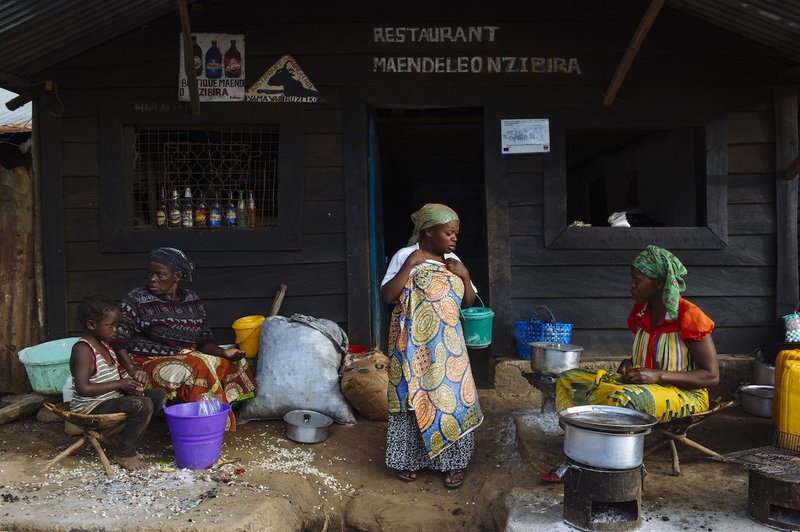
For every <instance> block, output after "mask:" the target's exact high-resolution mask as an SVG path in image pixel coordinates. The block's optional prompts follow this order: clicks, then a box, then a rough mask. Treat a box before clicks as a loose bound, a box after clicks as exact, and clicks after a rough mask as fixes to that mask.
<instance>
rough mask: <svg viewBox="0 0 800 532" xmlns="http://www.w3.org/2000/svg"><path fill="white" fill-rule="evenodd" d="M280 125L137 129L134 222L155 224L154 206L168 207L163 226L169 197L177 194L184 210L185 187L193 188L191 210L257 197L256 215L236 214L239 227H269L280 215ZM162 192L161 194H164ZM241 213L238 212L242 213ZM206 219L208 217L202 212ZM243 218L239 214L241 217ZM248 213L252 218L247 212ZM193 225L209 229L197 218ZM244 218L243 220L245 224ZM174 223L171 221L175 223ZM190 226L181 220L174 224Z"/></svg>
mask: <svg viewBox="0 0 800 532" xmlns="http://www.w3.org/2000/svg"><path fill="white" fill-rule="evenodd" d="M278 136H279V135H278V127H277V126H275V127H259V128H224V129H171V128H161V127H159V128H135V129H134V146H133V198H132V199H133V209H132V212H133V221H132V222H133V227H134V228H136V229H152V228H155V227H159V224H158V211H159V210H160V206H163V203H165V204H166V206H167V212H166V216H167V224H166V225H167V226H170V224H169V210H170V208H171V203H172V197H173V195H174V194H175V193H177V195H178V203H179V204H180V206H181V209H182V210H183V209H184V207H185V205H186V198H185V192H186V190H187V189H188V190H189V191H190V192H191V196H192V199H191V204H192V210H193V212H194V213H197V210H198V209H202V207H203V206H205V209H206V211H207V212H208V213H210V209H211V207H212V205H215V204H218V205H219V206H220V208H221V209H223V215H222V216H223V220H222V223H221V226H222V227H225V226H226V225H228V224H227V223H226V218H225V214H224V209H225V206H226V205H229V203H230V202H232V203H233V205H234V206H236V205H237V204H238V200H239V194H240V193H241V195H242V197H243V199H244V201H245V204H247V202H248V199H249V196H250V194H252V196H253V200H254V202H255V220H252V219H251V220H247V217H245V219H244V220H241V219H237V226H238V227H247V228H258V227H268V226H272V225H275V224H276V223H277V217H278ZM162 194H163V195H164V196H165V197H162ZM240 214H241V213H240ZM206 218H207V220H210V216H209V215H208V214H207V215H206ZM239 218H241V216H239ZM251 218H252V217H251ZM196 222H197V216H193V220H192V224H191V226H192V227H191V228H192V229H212V228H213V227H212V226H211V225H210V224H209V223H208V222H206V223H199V224H198V223H196ZM245 222H246V223H245ZM173 225H174V224H173ZM170 228H180V229H189V227H186V226H185V225H183V224H181V225H180V226H177V227H170Z"/></svg>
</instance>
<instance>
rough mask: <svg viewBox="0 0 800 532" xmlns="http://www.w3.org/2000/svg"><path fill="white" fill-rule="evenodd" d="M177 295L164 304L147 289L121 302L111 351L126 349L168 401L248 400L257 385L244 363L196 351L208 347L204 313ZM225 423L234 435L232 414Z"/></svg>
mask: <svg viewBox="0 0 800 532" xmlns="http://www.w3.org/2000/svg"><path fill="white" fill-rule="evenodd" d="M178 295H179V299H178V300H177V301H165V300H163V299H160V298H158V297H156V296H154V295H152V294H151V293H150V291H149V290H148V289H147V288H135V289H133V290H131V291H130V292H129V293H128V295H127V296H125V298H123V300H122V304H121V307H122V316H121V317H120V321H119V329H118V331H117V338H116V339H115V341H114V343H113V345H114V348H115V349H117V350H119V349H127V350H128V353H129V355H130V357H131V359H132V360H133V362H134V363H136V364H137V365H139V366H141V367H142V369H144V370H145V371H146V372H147V374H148V375H149V376H150V381H151V384H152V385H153V386H154V387H156V388H160V389H162V390H164V391H166V392H167V393H168V396H167V397H168V399H170V400H178V401H182V402H190V401H197V400H198V399H199V398H200V396H201V395H202V394H204V393H213V394H214V395H216V396H217V397H219V398H220V399H221V400H222V401H223V402H225V403H233V402H235V401H241V400H244V399H249V398H251V397H253V392H254V390H255V389H256V382H255V378H254V377H253V374H252V372H251V371H250V370H249V369H248V367H247V361H246V360H245V359H242V360H239V361H236V362H232V361H230V360H227V359H225V358H221V357H217V356H213V355H208V354H205V353H201V352H200V351H197V347H199V346H202V345H203V344H205V343H207V342H210V341H212V337H211V330H210V329H209V328H208V327H206V325H205V320H206V311H205V307H204V306H203V303H202V301H200V298H198V297H197V294H196V293H194V292H193V291H191V290H187V289H179V290H178ZM229 421H230V423H229V426H228V428H229V429H230V430H236V418H235V417H234V415H233V413H232V412H231V413H230V414H229Z"/></svg>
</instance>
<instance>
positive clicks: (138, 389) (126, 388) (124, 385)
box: [119, 379, 144, 396]
mask: <svg viewBox="0 0 800 532" xmlns="http://www.w3.org/2000/svg"><path fill="white" fill-rule="evenodd" d="M119 391H121V392H123V393H125V394H127V395H139V396H142V395H144V384H142V383H141V382H138V381H135V380H133V379H120V381H119Z"/></svg>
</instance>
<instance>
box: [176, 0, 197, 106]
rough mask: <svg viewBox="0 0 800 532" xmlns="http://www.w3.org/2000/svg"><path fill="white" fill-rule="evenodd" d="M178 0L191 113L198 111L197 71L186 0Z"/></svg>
mask: <svg viewBox="0 0 800 532" xmlns="http://www.w3.org/2000/svg"><path fill="white" fill-rule="evenodd" d="M177 1H178V11H179V12H180V19H181V33H182V35H183V71H184V72H185V73H186V82H187V83H188V84H189V99H190V101H191V103H192V113H193V114H199V113H200V96H199V95H198V94H197V72H196V71H195V69H194V55H193V53H194V52H193V50H192V28H191V26H190V25H189V9H188V8H187V7H186V0H177Z"/></svg>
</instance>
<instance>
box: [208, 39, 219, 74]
mask: <svg viewBox="0 0 800 532" xmlns="http://www.w3.org/2000/svg"><path fill="white" fill-rule="evenodd" d="M206 77H207V78H209V79H216V78H221V77H222V52H220V51H219V48H217V41H211V48H209V49H208V51H207V52H206Z"/></svg>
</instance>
